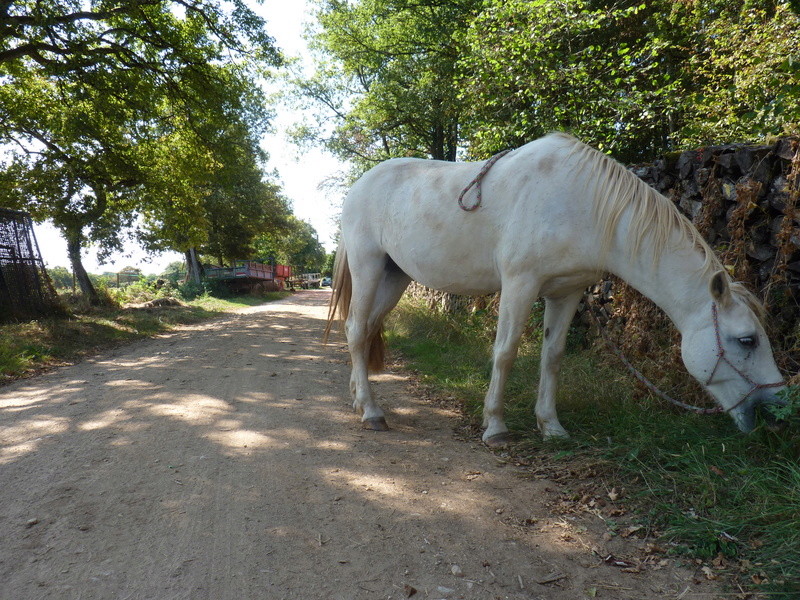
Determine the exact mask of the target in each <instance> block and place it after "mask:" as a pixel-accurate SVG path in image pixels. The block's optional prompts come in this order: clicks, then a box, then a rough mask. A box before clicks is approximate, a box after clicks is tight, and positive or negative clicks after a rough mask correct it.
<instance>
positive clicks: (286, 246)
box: [255, 217, 326, 273]
mask: <svg viewBox="0 0 800 600" xmlns="http://www.w3.org/2000/svg"><path fill="white" fill-rule="evenodd" d="M288 228H289V231H288V233H278V234H276V233H275V232H270V233H267V234H264V235H262V236H260V237H259V238H257V239H256V240H255V247H256V253H257V256H259V257H261V258H262V259H263V260H267V261H272V260H274V261H275V262H277V263H279V264H285V265H292V266H293V267H294V268H295V271H297V272H300V273H318V272H321V271H322V269H323V268H324V266H325V259H326V254H325V249H324V248H323V247H322V244H320V242H319V239H318V237H317V232H316V230H315V229H314V228H313V227H312V226H311V225H310V224H309V223H306V222H305V221H301V220H300V219H298V218H296V217H290V218H289V219H288Z"/></svg>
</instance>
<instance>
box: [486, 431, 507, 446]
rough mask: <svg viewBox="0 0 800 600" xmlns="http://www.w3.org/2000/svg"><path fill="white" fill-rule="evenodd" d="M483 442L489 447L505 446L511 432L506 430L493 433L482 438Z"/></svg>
mask: <svg viewBox="0 0 800 600" xmlns="http://www.w3.org/2000/svg"><path fill="white" fill-rule="evenodd" d="M483 443H484V444H486V445H487V446H489V448H505V447H506V446H508V445H509V444H510V443H511V434H510V433H509V432H508V431H503V432H501V433H495V434H494V435H490V436H489V437H488V438H486V439H485V440H483Z"/></svg>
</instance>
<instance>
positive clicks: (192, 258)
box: [185, 248, 202, 285]
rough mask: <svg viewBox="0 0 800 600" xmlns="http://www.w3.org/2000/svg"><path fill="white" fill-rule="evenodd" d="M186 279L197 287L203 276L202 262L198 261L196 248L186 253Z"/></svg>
mask: <svg viewBox="0 0 800 600" xmlns="http://www.w3.org/2000/svg"><path fill="white" fill-rule="evenodd" d="M185 256H186V279H187V280H188V281H191V282H193V283H196V284H197V285H200V282H201V280H200V277H201V275H202V268H201V267H200V262H199V261H198V260H197V251H196V250H195V249H194V248H189V249H188V250H187V251H186V253H185Z"/></svg>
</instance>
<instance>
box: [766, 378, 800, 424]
mask: <svg viewBox="0 0 800 600" xmlns="http://www.w3.org/2000/svg"><path fill="white" fill-rule="evenodd" d="M778 397H779V398H780V399H781V400H782V401H783V402H785V404H783V405H779V404H771V405H768V406H767V407H766V408H767V410H769V411H770V413H772V416H773V417H775V418H776V419H777V420H778V421H784V422H791V421H797V420H798V417H800V386H797V385H789V386H787V387H786V389H783V390H781V391H780V392H778Z"/></svg>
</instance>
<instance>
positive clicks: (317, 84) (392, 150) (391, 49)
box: [296, 0, 481, 171]
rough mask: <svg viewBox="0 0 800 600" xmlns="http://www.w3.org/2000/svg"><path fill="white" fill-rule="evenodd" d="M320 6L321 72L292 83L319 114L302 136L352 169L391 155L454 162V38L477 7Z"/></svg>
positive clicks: (458, 108) (470, 1)
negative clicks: (323, 146)
mask: <svg viewBox="0 0 800 600" xmlns="http://www.w3.org/2000/svg"><path fill="white" fill-rule="evenodd" d="M318 4H319V10H318V12H317V19H318V23H319V28H318V29H317V30H316V31H315V33H314V34H313V36H312V38H311V45H312V48H313V49H314V50H316V52H317V69H316V70H317V74H316V75H315V76H314V77H313V78H310V79H305V80H300V81H297V82H296V83H297V85H298V87H299V89H300V91H301V94H302V95H303V96H304V97H305V98H306V99H309V100H310V101H312V102H314V103H316V105H317V106H319V107H320V108H322V109H323V110H324V112H323V113H321V114H320V116H319V118H318V123H317V125H316V126H315V127H308V126H306V127H305V128H304V129H303V135H305V136H307V137H312V138H315V139H318V140H320V141H323V142H324V143H325V144H326V146H327V147H328V148H329V149H330V150H331V151H333V152H334V153H335V154H337V155H338V156H340V157H343V158H346V159H348V160H351V161H353V162H354V163H355V165H356V170H357V171H363V170H364V169H365V168H366V167H367V166H371V165H372V164H374V163H375V162H376V161H380V160H383V159H386V158H391V157H394V156H430V157H432V158H437V159H443V160H454V159H455V157H456V151H457V147H458V141H459V138H458V125H459V115H460V113H461V112H462V109H463V107H462V103H463V101H462V100H461V99H459V98H458V97H457V96H456V95H455V94H454V93H453V75H454V67H455V62H456V58H457V56H458V54H459V50H458V46H457V44H456V41H455V34H456V32H457V31H458V30H460V29H463V28H465V27H466V19H467V17H468V16H469V15H471V14H472V12H473V11H475V10H477V7H478V6H479V5H480V4H481V2H479V1H478V0H457V1H454V2H440V1H438V0H423V1H421V2H405V1H395V0H360V1H358V2H339V1H336V0H321V1H319V3H318ZM331 116H333V119H334V126H333V130H332V131H331V130H330V125H329V123H330V118H331Z"/></svg>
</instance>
